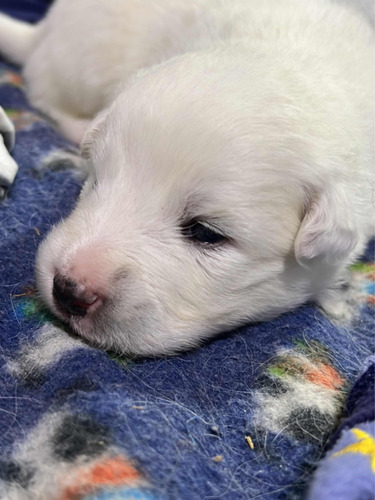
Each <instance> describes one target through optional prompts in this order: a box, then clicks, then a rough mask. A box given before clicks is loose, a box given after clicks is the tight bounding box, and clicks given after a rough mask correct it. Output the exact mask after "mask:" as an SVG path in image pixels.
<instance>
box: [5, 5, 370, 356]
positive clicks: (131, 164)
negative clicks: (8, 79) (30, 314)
mask: <svg viewBox="0 0 375 500" xmlns="http://www.w3.org/2000/svg"><path fill="white" fill-rule="evenodd" d="M0 47H1V50H2V51H3V53H5V55H6V56H8V57H9V58H11V59H12V60H13V61H16V62H18V63H22V64H24V65H25V66H24V76H25V78H26V81H27V84H28V91H29V97H30V99H31V102H32V103H33V104H34V105H35V106H37V107H38V108H39V109H41V110H42V111H43V112H45V113H47V114H48V115H49V116H50V117H51V118H52V119H53V120H55V121H56V122H57V125H58V126H59V127H60V129H61V130H62V132H63V133H64V134H65V135H66V136H67V137H69V138H70V139H72V140H73V141H76V142H79V141H81V139H82V136H83V134H84V132H85V130H86V128H87V126H88V125H89V123H90V121H91V120H92V118H93V117H94V115H96V114H97V113H98V112H100V113H99V115H98V117H97V118H96V119H95V120H94V123H93V124H92V125H90V126H89V130H88V132H87V133H86V136H85V139H84V141H83V146H82V150H83V156H84V158H86V160H87V162H88V163H89V165H90V167H91V172H90V174H89V178H88V180H87V182H86V184H85V186H84V188H83V190H82V194H81V196H80V198H79V200H78V203H77V206H76V208H75V209H74V211H73V213H72V214H71V215H70V216H69V217H68V218H67V219H66V220H65V221H63V222H61V223H60V224H58V225H57V226H56V227H54V228H53V230H52V231H51V233H50V235H49V236H48V237H47V239H46V240H45V242H44V243H43V244H42V246H41V248H40V250H39V254H38V258H37V282H38V286H39V290H40V293H41V296H42V298H43V300H44V301H45V302H46V303H47V305H48V306H49V307H50V308H51V309H52V311H54V312H55V313H56V314H57V315H58V316H59V317H60V318H62V319H63V320H64V321H66V322H68V323H70V325H71V326H72V328H73V329H74V330H75V331H76V332H78V333H79V334H80V335H81V336H82V337H84V338H86V339H88V340H89V341H91V342H92V343H94V344H96V345H99V346H102V347H104V348H110V349H115V350H117V351H120V352H126V353H134V354H141V355H153V354H166V353H167V354H168V353H173V352H176V351H178V350H180V349H185V348H188V347H191V346H194V345H197V344H198V343H199V341H200V340H201V339H204V338H207V337H210V336H212V335H214V334H215V333H217V332H219V331H222V330H224V329H227V328H231V327H234V326H237V325H240V324H243V323H245V322H246V321H255V320H257V321H258V320H264V319H267V318H271V317H274V316H275V315H278V314H280V313H282V312H284V311H287V310H290V309H292V308H295V307H296V306H298V305H300V304H302V303H304V302H305V301H308V300H315V301H317V302H318V303H320V304H321V305H322V306H323V307H325V308H326V309H327V310H329V311H330V312H333V313H335V314H339V312H340V303H339V302H337V299H336V296H335V294H336V292H335V287H337V286H338V285H339V284H340V281H341V280H342V277H343V274H344V271H345V269H346V267H347V266H348V264H350V263H351V262H352V261H353V260H354V259H355V258H356V257H357V256H358V255H359V254H360V253H361V252H362V251H363V248H364V246H365V244H366V242H367V240H368V238H369V237H370V235H371V233H372V230H373V227H372V226H373V224H372V220H373V219H372V217H373V211H372V208H373V207H372V189H373V181H372V177H373V165H374V149H373V117H374V110H373V104H374V96H373V88H374V80H373V76H374V63H373V56H374V53H373V33H372V30H371V28H370V27H369V26H368V25H367V23H366V21H365V20H364V19H362V18H361V16H360V15H359V14H357V13H356V12H355V11H352V10H351V9H349V8H346V7H343V6H339V5H335V4H332V3H330V2H328V1H323V0H311V1H308V2H306V1H301V0H263V1H262V2H258V1H256V0H215V1H214V0H190V1H188V2H187V1H185V0H158V1H154V2H147V1H146V0H127V1H123V0H106V1H105V2H103V1H102V0H80V1H79V2H77V0H58V1H57V2H56V3H55V4H54V5H53V7H52V9H51V10H50V12H49V14H48V15H47V17H46V18H45V19H44V20H43V21H42V22H41V23H40V24H39V25H38V26H37V27H36V28H34V27H30V26H27V25H24V24H21V23H18V22H16V21H12V20H10V19H8V18H5V17H1V18H0Z"/></svg>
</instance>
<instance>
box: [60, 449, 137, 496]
mask: <svg viewBox="0 0 375 500" xmlns="http://www.w3.org/2000/svg"><path fill="white" fill-rule="evenodd" d="M139 478H140V476H139V473H138V472H137V471H136V470H135V469H134V467H132V466H131V465H130V464H129V462H127V461H126V460H125V459H124V458H122V457H112V458H107V459H106V460H103V461H102V462H97V463H95V464H93V465H92V466H91V467H90V468H82V469H81V470H80V471H79V476H78V478H77V480H76V481H75V484H72V485H71V486H67V487H66V488H65V490H64V491H63V493H62V495H61V497H60V499H59V500H78V499H79V498H81V497H82V496H83V495H87V494H89V493H93V492H94V491H95V490H97V487H98V486H104V485H106V486H108V485H111V486H115V485H119V484H129V483H130V484H132V483H134V482H136V481H137V480H138V479H139Z"/></svg>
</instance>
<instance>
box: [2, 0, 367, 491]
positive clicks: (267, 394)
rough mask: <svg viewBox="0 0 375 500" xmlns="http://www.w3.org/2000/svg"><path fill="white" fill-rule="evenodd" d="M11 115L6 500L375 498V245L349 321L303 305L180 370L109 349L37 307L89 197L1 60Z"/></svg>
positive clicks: (5, 294) (206, 350) (205, 351)
mask: <svg viewBox="0 0 375 500" xmlns="http://www.w3.org/2000/svg"><path fill="white" fill-rule="evenodd" d="M0 8H1V3H0ZM0 106H3V107H4V108H5V110H6V111H7V113H8V116H9V117H10V118H11V119H12V120H13V122H14V123H15V126H16V129H17V139H16V147H15V149H14V151H13V155H14V158H15V159H16V161H17V162H18V164H19V167H20V172H19V174H18V177H17V179H16V182H15V184H14V186H13V188H12V190H11V192H10V193H9V196H8V198H7V199H6V200H5V201H3V202H2V204H1V205H0V233H1V236H0V246H1V250H0V325H1V327H0V345H1V350H0V499H2V500H78V499H85V500H114V499H118V500H125V499H133V500H156V499H158V500H167V499H170V500H202V499H228V500H235V499H280V500H281V499H284V500H289V499H290V500H292V499H295V500H297V499H302V498H307V499H309V500H317V499H319V500H367V499H368V500H370V499H373V498H374V494H375V482H374V481H375V440H374V438H375V427H374V379H375V356H373V353H374V306H375V297H374V278H375V265H374V244H373V242H372V244H370V245H369V248H368V251H367V253H366V255H364V257H363V259H362V262H360V263H357V264H356V265H354V266H353V268H352V270H351V272H352V282H351V286H350V288H349V289H348V290H347V300H348V308H350V309H351V311H352V312H353V319H352V320H351V322H350V323H347V324H337V323H334V322H333V321H331V320H330V319H329V318H327V317H325V316H324V315H323V314H322V313H321V311H320V310H319V309H318V308H316V307H315V306H313V305H306V306H304V307H302V308H300V309H299V310H297V311H295V312H292V313H289V314H285V315H283V316H282V317H280V318H278V319H275V320H274V321H271V322H268V323H259V324H252V325H249V326H246V327H244V328H240V329H238V330H236V331H234V332H231V333H230V334H227V335H223V336H221V337H218V338H217V339H215V340H213V341H211V342H209V343H207V344H206V345H205V346H204V347H203V348H200V349H198V350H195V351H193V352H190V353H186V354H183V355H180V356H177V357H173V358H169V359H145V360H141V361H137V362H135V361H131V360H129V359H126V358H121V357H117V356H116V355H115V354H113V353H106V352H102V351H99V350H97V349H94V348H92V347H90V346H89V345H87V344H85V343H84V342H83V341H81V340H80V339H79V338H77V337H75V336H74V335H72V334H71V333H70V332H69V331H67V329H66V328H65V327H64V326H63V325H62V324H60V323H59V322H58V321H57V320H56V319H54V318H53V317H51V316H50V314H49V313H48V312H47V311H45V310H44V309H43V308H42V307H41V305H40V304H39V303H38V302H37V301H36V299H35V295H34V280H33V268H34V258H35V253H36V249H37V246H38V244H39V243H40V241H41V240H42V239H43V237H44V236H45V235H46V233H47V232H48V230H49V228H50V227H51V225H52V224H53V223H55V222H57V221H58V220H60V219H61V218H62V217H64V216H65V215H67V214H68V213H69V211H70V210H71V208H72V206H73V205H74V201H75V199H76V197H77V195H78V193H79V189H80V182H79V180H78V179H77V177H76V175H75V173H74V170H73V169H72V168H71V164H70V163H69V161H61V160H54V159H53V156H51V153H53V152H54V151H56V150H60V149H68V150H69V149H70V148H71V145H70V144H69V143H67V142H66V141H65V140H64V139H62V138H61V137H60V136H59V134H58V133H56V132H55V131H54V130H53V128H52V127H51V126H50V125H49V124H48V123H47V122H46V121H45V120H43V119H42V118H41V117H40V116H39V115H38V113H37V112H36V111H35V110H33V109H32V108H31V107H30V105H29V104H28V102H27V99H26V97H25V94H24V89H23V82H22V79H21V77H20V76H19V73H18V72H17V71H16V70H15V69H14V68H11V67H9V66H7V65H5V63H0Z"/></svg>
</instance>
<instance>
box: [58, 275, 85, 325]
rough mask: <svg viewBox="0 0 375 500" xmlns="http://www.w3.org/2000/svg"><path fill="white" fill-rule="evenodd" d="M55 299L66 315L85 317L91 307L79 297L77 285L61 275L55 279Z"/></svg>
mask: <svg viewBox="0 0 375 500" xmlns="http://www.w3.org/2000/svg"><path fill="white" fill-rule="evenodd" d="M53 298H54V299H55V302H56V305H57V306H58V307H59V308H60V309H61V310H62V311H63V312H64V313H67V314H69V315H74V316H85V315H86V314H87V310H88V308H89V307H90V305H91V304H90V303H88V302H85V301H84V300H82V297H80V296H79V294H78V287H77V284H76V283H74V282H73V281H70V280H69V279H66V278H64V277H63V276H61V274H56V276H55V277H54V278H53Z"/></svg>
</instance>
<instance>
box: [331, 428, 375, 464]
mask: <svg viewBox="0 0 375 500" xmlns="http://www.w3.org/2000/svg"><path fill="white" fill-rule="evenodd" d="M352 433H353V434H354V435H355V437H356V438H357V439H358V441H357V442H356V443H353V444H349V445H348V446H346V447H345V448H344V449H343V450H341V451H338V452H337V453H334V454H333V455H332V456H333V457H335V456H339V455H346V454H347V453H361V454H362V455H368V456H369V458H370V460H371V469H372V471H373V472H375V441H374V438H373V437H372V436H371V435H370V434H367V432H365V431H362V430H361V429H352Z"/></svg>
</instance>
